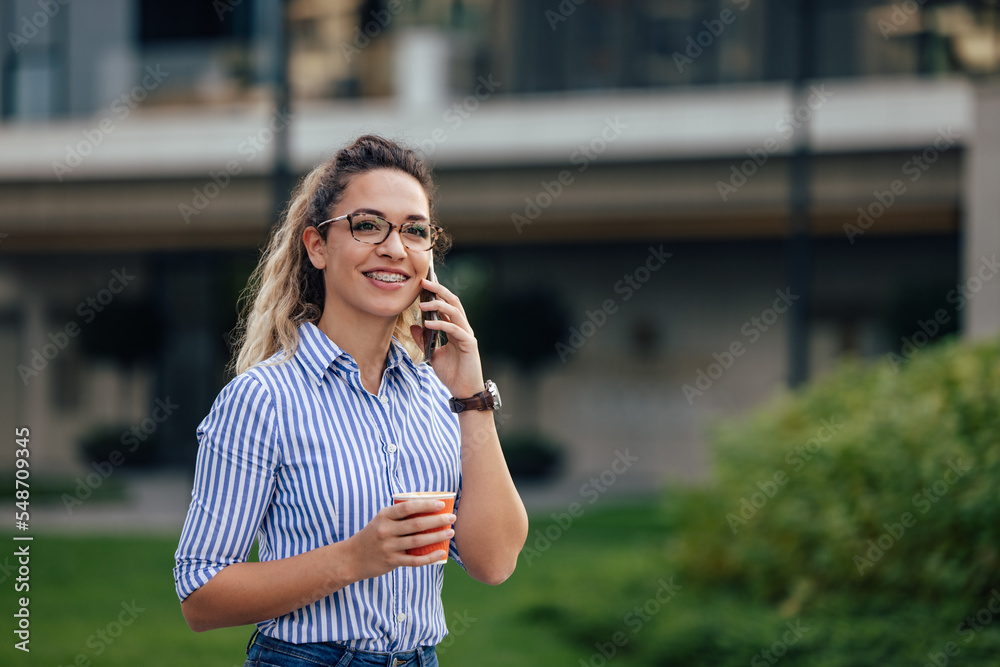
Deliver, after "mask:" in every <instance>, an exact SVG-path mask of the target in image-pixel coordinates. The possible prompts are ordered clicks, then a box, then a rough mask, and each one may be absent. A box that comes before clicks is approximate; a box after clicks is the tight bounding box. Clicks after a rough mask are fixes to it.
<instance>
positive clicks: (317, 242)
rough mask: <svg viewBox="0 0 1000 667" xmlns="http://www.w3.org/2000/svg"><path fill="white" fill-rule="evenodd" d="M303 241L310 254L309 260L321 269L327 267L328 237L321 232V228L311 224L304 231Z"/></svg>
mask: <svg viewBox="0 0 1000 667" xmlns="http://www.w3.org/2000/svg"><path fill="white" fill-rule="evenodd" d="M302 243H303V244H304V245H305V247H306V252H307V253H308V254H309V261H310V262H312V265H313V266H315V267H316V268H317V269H319V270H321V271H322V270H323V269H325V268H326V254H325V250H326V239H324V238H323V236H322V235H321V234H320V233H319V230H318V229H316V228H315V227H313V226H312V225H310V226H309V227H306V229H305V231H304V232H302Z"/></svg>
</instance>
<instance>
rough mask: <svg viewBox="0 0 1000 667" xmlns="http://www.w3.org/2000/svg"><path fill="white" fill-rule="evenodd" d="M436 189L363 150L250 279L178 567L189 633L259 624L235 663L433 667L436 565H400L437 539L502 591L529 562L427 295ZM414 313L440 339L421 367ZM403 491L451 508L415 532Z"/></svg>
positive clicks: (366, 142)
mask: <svg viewBox="0 0 1000 667" xmlns="http://www.w3.org/2000/svg"><path fill="white" fill-rule="evenodd" d="M433 187H434V186H433V182H432V180H431V176H430V172H429V169H428V167H427V166H426V165H425V163H424V162H422V161H421V160H420V159H419V158H418V157H417V156H416V155H415V154H414V153H413V152H412V151H410V150H408V149H405V148H403V147H401V146H399V145H397V144H395V143H393V142H390V141H387V140H386V139H383V138H380V137H375V136H364V137H361V138H360V139H358V140H357V141H356V142H355V143H354V144H353V145H351V146H350V147H348V148H345V149H343V150H341V151H339V152H338V153H337V155H336V156H335V157H334V158H333V159H332V160H331V161H329V162H327V163H325V164H323V165H321V166H319V167H317V168H316V169H314V170H313V171H312V172H311V173H310V174H309V175H308V176H307V177H306V178H305V179H304V180H303V182H302V183H301V184H300V186H299V187H298V189H297V190H296V192H295V194H294V196H293V199H292V201H291V203H290V205H289V207H288V211H287V213H286V215H285V218H284V220H283V221H282V224H281V225H280V226H279V227H278V228H277V230H276V231H275V233H274V234H273V236H272V238H271V239H270V242H269V245H268V247H267V249H266V250H265V252H264V254H263V257H262V259H261V263H260V265H259V266H258V267H257V270H256V271H255V273H254V276H253V277H252V278H251V281H250V285H251V292H250V294H251V296H252V307H251V310H250V313H249V316H248V318H247V320H246V323H245V332H244V335H243V337H242V341H241V344H240V345H239V352H238V355H237V357H236V361H235V368H234V370H235V372H236V373H237V374H238V375H237V376H236V377H235V378H234V379H233V380H232V381H231V382H230V383H229V384H228V385H226V387H225V388H223V390H222V392H221V393H220V394H219V396H218V398H217V399H216V401H215V404H214V405H213V406H212V409H211V412H210V413H209V414H208V416H207V417H206V418H205V419H204V421H203V422H202V423H201V425H200V426H199V427H198V440H199V443H200V447H199V451H198V462H197V468H196V472H195V481H194V490H193V492H192V501H191V507H190V509H189V511H188V516H187V520H186V521H185V524H184V529H183V533H182V535H181V539H180V545H179V547H178V550H177V554H176V560H177V565H176V568H175V569H174V576H175V582H176V586H177V593H178V595H179V597H180V598H181V609H182V611H183V613H184V617H185V619H186V620H187V622H188V624H189V625H190V626H191V628H192V629H194V630H196V631H199V632H200V631H204V630H210V629H213V628H221V627H228V626H235V625H243V624H247V623H256V624H257V628H258V629H257V632H256V633H254V636H253V638H252V640H251V644H250V646H249V647H248V662H247V665H256V664H276V665H315V664H317V663H318V664H330V665H334V664H337V665H340V664H348V662H350V664H355V665H357V664H363V665H392V666H394V667H399V666H401V665H436V664H437V660H436V657H435V654H434V648H433V647H434V645H435V644H437V643H438V642H440V641H441V639H442V638H443V637H444V636H445V634H446V632H447V631H446V627H445V622H444V612H443V609H442V605H441V586H442V580H443V569H444V568H443V567H441V566H439V565H432V563H435V562H437V561H439V560H441V559H442V558H444V557H445V554H443V552H441V551H435V552H433V553H431V554H428V555H425V556H413V555H408V554H407V553H406V550H407V549H412V548H414V547H419V546H425V545H428V544H433V543H435V542H443V541H449V540H450V545H449V553H450V555H451V557H452V558H454V559H455V560H456V561H457V562H458V563H459V564H460V565H461V566H462V567H463V568H464V569H465V570H466V571H467V572H468V573H469V574H470V575H471V576H472V577H474V578H475V579H477V580H479V581H482V582H485V583H488V584H499V583H501V582H503V581H504V580H506V579H507V577H509V576H510V574H511V573H512V572H513V570H514V566H515V563H516V560H517V554H518V552H519V551H520V549H521V547H522V546H523V545H524V540H525V538H526V536H527V530H528V526H527V518H526V515H525V511H524V506H523V505H522V503H521V500H520V498H519V496H518V494H517V490H516V489H515V487H514V484H513V482H512V481H511V478H510V474H509V472H508V471H507V466H506V463H505V461H504V458H503V454H502V452H501V449H500V441H499V439H498V437H497V432H496V428H495V425H494V421H493V415H492V410H491V409H485V408H486V407H487V406H488V405H492V400H491V399H492V396H490V395H489V394H484V392H485V388H486V382H485V381H484V378H483V372H482V366H481V363H480V359H479V350H478V347H477V343H476V338H475V335H474V334H473V331H472V328H471V326H470V325H469V321H468V319H467V318H466V315H465V311H464V309H463V307H462V304H461V302H460V301H459V299H458V297H457V296H456V295H455V294H453V293H452V292H450V291H449V290H448V289H446V288H445V287H443V286H441V285H440V284H438V283H436V282H431V281H429V280H426V279H425V276H427V275H428V269H429V267H430V264H431V253H432V252H434V251H435V250H442V249H444V248H445V247H446V245H447V237H446V236H445V235H444V234H443V233H442V232H441V230H440V229H439V228H437V227H436V226H434V225H432V215H433ZM254 286H256V289H255V290H254V289H253V288H254ZM422 289H426V290H429V291H430V292H432V293H433V294H434V295H435V297H436V298H435V299H434V300H431V301H428V302H421V301H420V300H419V296H420V292H421V290H422ZM419 310H423V311H436V312H437V314H438V316H439V319H438V320H428V321H427V324H426V326H427V328H428V329H431V330H436V331H441V332H444V333H445V334H446V335H447V340H448V342H447V344H446V345H444V346H442V347H439V348H437V349H436V350H434V352H433V353H432V357H433V358H432V360H431V361H432V363H433V367H431V365H429V364H427V363H421V362H422V361H423V359H422V353H421V351H420V350H421V349H422V344H423V331H422V329H421V326H420V325H418V324H417V322H419V321H420V317H419ZM490 384H491V385H492V383H490ZM491 389H492V390H493V392H495V387H491ZM497 398H498V397H497ZM455 399H460V400H457V401H456V400H455ZM466 399H469V400H466ZM450 403H455V404H456V405H452V406H450ZM457 403H461V404H462V405H457ZM463 406H465V407H467V408H468V409H465V410H461V408H462V407H463ZM474 408H478V409H474ZM456 410H460V411H459V412H457V414H456V412H455V411H456ZM406 491H456V492H457V493H458V497H457V498H456V502H455V510H454V512H455V513H454V515H449V514H444V515H433V516H415V515H418V514H421V513H427V512H434V511H437V510H440V509H441V508H442V507H443V504H441V501H438V500H412V501H408V502H406V503H402V504H399V505H393V503H392V494H393V493H398V492H406ZM452 522H453V523H454V526H453V528H448V526H449V524H451V523H452ZM427 530H429V531H431V532H429V533H426V534H421V532H422V531H427ZM255 536H256V537H257V538H258V540H259V542H258V544H259V555H260V562H247V557H248V554H249V553H250V548H251V545H252V543H253V540H254V537H255Z"/></svg>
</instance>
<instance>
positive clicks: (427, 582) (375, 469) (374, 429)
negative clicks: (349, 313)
mask: <svg viewBox="0 0 1000 667" xmlns="http://www.w3.org/2000/svg"><path fill="white" fill-rule="evenodd" d="M278 359H281V360H283V363H281V364H279V365H261V364H258V365H257V366H254V367H253V368H251V369H249V370H247V371H246V372H244V373H241V374H240V375H239V376H237V377H236V378H234V379H233V380H232V381H231V382H229V384H227V385H226V386H225V387H224V388H223V389H222V391H221V392H220V394H219V396H218V398H216V400H215V403H214V404H213V405H212V409H211V411H210V412H209V414H208V416H206V417H205V419H204V420H203V421H202V422H201V424H200V425H199V426H198V442H199V448H198V458H197V463H196V467H195V478H194V488H193V490H192V492H191V506H190V508H189V509H188V514H187V519H186V520H185V522H184V529H183V532H182V533H181V538H180V544H179V546H178V548H177V553H176V555H175V559H176V567H175V568H174V581H175V584H176V588H177V595H178V596H179V597H180V599H181V600H183V599H184V598H186V597H187V596H188V595H190V594H191V593H192V592H193V591H194V590H196V589H197V588H198V587H200V586H203V585H204V584H205V583H206V582H208V580H209V579H211V578H212V577H213V576H215V575H216V574H218V573H219V572H220V571H221V570H222V569H223V568H224V567H226V566H227V565H230V564H232V563H238V562H242V561H245V560H247V557H248V555H249V553H250V548H251V545H252V544H253V540H254V537H255V536H256V538H257V540H258V552H259V558H260V560H262V561H268V560H277V559H280V558H287V557H289V556H294V555H296V554H300V553H303V552H306V551H310V550H312V549H316V548H318V547H322V546H324V545H327V544H330V543H333V542H339V541H341V540H345V539H347V538H349V537H350V536H352V535H354V534H355V533H357V532H358V531H360V530H361V529H362V528H364V527H365V525H367V524H368V522H369V521H371V520H372V519H373V518H374V517H375V514H376V513H377V512H378V511H379V510H381V509H382V508H384V507H386V506H388V505H391V504H392V494H393V493H397V492H401V491H456V492H459V494H460V489H461V460H460V452H461V450H460V432H459V425H458V417H457V415H455V414H453V413H452V412H451V411H450V410H449V408H448V397H449V396H450V393H449V392H448V391H447V389H445V387H444V385H443V384H442V383H441V381H440V380H439V379H438V377H437V375H435V374H434V371H433V369H432V368H431V367H430V366H429V365H428V364H419V365H417V364H415V363H413V361H412V360H411V359H410V357H409V355H408V354H407V353H406V350H405V349H404V348H403V346H402V345H401V344H400V343H399V341H397V340H396V339H393V340H392V344H391V345H390V348H389V354H388V356H387V364H386V368H385V370H384V371H383V374H382V382H381V384H380V386H379V393H378V396H374V395H372V394H371V393H369V392H368V390H366V389H365V388H364V387H363V386H362V384H361V375H360V372H359V370H358V365H357V363H355V361H354V359H353V358H352V357H351V355H349V354H348V353H347V352H345V351H343V350H341V349H340V348H339V347H338V346H337V345H336V344H334V342H333V341H331V340H330V339H329V338H328V337H327V335H326V334H324V333H323V332H322V331H321V330H320V329H319V328H318V327H316V326H315V325H314V324H311V323H305V324H302V325H301V326H300V327H299V345H298V348H297V350H296V351H295V354H294V355H293V356H292V357H291V358H290V359H286V358H285V357H284V352H279V353H277V354H276V355H275V356H274V357H272V358H271V359H270V360H268V363H270V362H273V361H275V360H278ZM459 502H460V496H459V498H456V503H455V504H456V511H457V507H458V504H459ZM449 551H450V555H451V557H452V558H454V559H455V560H456V561H458V563H459V564H460V565H461V559H460V558H459V555H458V552H457V550H456V548H455V541H454V539H452V541H451V545H450V549H449ZM443 580H444V567H443V566H442V565H427V566H423V567H416V568H414V567H399V568H396V569H395V570H393V571H392V572H389V573H388V574H385V575H383V576H380V577H376V578H373V579H365V580H362V581H359V582H356V583H353V584H351V585H349V586H347V587H346V588H343V589H342V590H339V591H337V592H335V593H333V594H332V595H330V596H328V597H325V598H323V599H321V600H318V601H317V602H314V603H312V604H310V605H307V606H305V607H302V608H301V609H298V610H296V611H293V612H292V613H290V614H286V615H284V616H281V617H279V618H273V619H270V620H267V621H263V622H261V623H258V624H257V625H258V628H259V629H260V630H261V632H262V633H264V634H266V635H268V636H270V637H274V638H276V639H281V640H284V641H288V642H292V643H297V644H298V643H304V642H339V643H342V644H345V645H348V646H351V647H353V648H356V649H359V650H365V651H385V652H390V651H404V650H411V649H414V648H416V647H419V646H430V645H434V644H437V643H439V642H440V641H441V640H442V639H443V638H444V637H445V635H446V634H447V628H446V626H445V619H444V610H443V608H442V605H441V587H442V584H443Z"/></svg>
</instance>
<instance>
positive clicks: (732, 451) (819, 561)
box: [670, 341, 1000, 613]
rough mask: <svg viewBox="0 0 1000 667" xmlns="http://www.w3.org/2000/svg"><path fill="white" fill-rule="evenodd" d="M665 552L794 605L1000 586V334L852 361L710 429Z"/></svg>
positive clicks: (695, 569)
mask: <svg viewBox="0 0 1000 667" xmlns="http://www.w3.org/2000/svg"><path fill="white" fill-rule="evenodd" d="M713 452H714V455H715V459H716V461H715V477H714V479H713V481H712V484H711V485H710V486H709V487H708V488H704V489H700V490H696V491H694V492H690V493H684V494H678V496H677V497H676V498H674V499H672V502H671V504H670V506H671V507H672V510H671V511H672V512H673V513H675V516H676V520H677V524H678V531H677V532H676V533H675V535H674V540H673V541H672V544H671V548H670V552H671V553H672V554H674V555H675V556H676V557H677V558H678V559H679V563H680V566H681V569H682V570H683V571H685V572H687V573H688V574H689V575H690V576H692V577H693V578H694V579H696V580H699V581H702V582H706V583H739V584H741V585H745V586H747V587H748V590H750V591H753V592H754V593H755V594H758V595H762V596H764V598H765V599H770V600H774V601H782V602H783V604H784V608H785V610H786V611H787V612H788V613H795V612H796V611H797V610H798V609H801V608H807V607H808V605H809V603H810V601H812V600H816V599H818V597H819V594H820V593H822V592H829V591H832V590H837V591H840V592H851V591H853V592H855V593H858V594H861V595H863V596H868V597H871V596H884V597H886V598H887V599H909V600H914V599H918V598H919V599H924V600H926V601H934V600H942V599H954V598H955V597H956V596H959V597H960V598H961V599H965V600H970V601H971V600H979V599H981V597H982V596H983V595H984V594H985V593H987V592H988V591H990V590H991V589H992V588H994V587H996V586H1000V573H998V569H997V568H998V565H1000V552H998V549H1000V539H998V538H1000V535H998V533H1000V341H992V342H989V343H985V344H979V345H975V346H973V345H968V344H960V343H958V342H955V341H946V342H945V343H942V344H940V345H937V346H934V347H931V348H927V349H923V350H921V351H919V352H918V353H917V354H916V355H914V357H913V359H912V360H910V361H908V362H906V363H904V364H902V365H900V366H895V365H894V364H892V363H889V362H879V363H875V364H873V365H869V366H863V365H861V364H858V363H850V364H846V365H845V366H844V367H843V368H841V369H840V370H838V371H837V372H835V373H834V374H833V375H832V376H831V377H828V378H825V379H823V380H821V381H817V382H815V383H814V384H812V385H811V386H809V387H808V388H807V389H805V390H804V391H802V392H801V393H798V394H789V395H785V396H782V397H781V398H779V399H777V400H775V401H774V402H773V403H772V404H770V405H768V406H767V407H765V408H763V409H760V410H758V411H756V412H754V413H753V414H752V415H751V416H749V417H747V418H746V419H743V420H741V421H737V422H734V423H731V424H727V425H725V426H723V427H721V428H719V429H717V431H716V432H715V433H714V436H713Z"/></svg>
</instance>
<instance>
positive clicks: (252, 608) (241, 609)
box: [181, 542, 359, 632]
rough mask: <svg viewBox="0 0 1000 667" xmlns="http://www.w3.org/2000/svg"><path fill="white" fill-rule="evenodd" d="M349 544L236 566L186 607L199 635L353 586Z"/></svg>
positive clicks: (277, 613) (184, 604) (186, 602)
mask: <svg viewBox="0 0 1000 667" xmlns="http://www.w3.org/2000/svg"><path fill="white" fill-rule="evenodd" d="M350 548H351V547H350V545H349V544H348V543H347V542H338V543H335V544H330V545H327V546H324V547H320V548H318V549H313V550H312V551H307V552H306V553H303V554H299V555H297V556H292V557H290V558H283V559H281V560H274V561H266V562H253V563H250V562H247V563H233V564H232V565H229V566H227V567H226V568H225V569H223V570H222V571H221V572H219V573H218V574H216V575H215V576H214V577H212V579H210V580H209V581H208V583H206V584H205V585H204V586H202V587H201V588H199V589H198V590H196V591H194V592H193V593H191V595H189V596H188V597H187V598H186V599H185V600H184V601H183V602H182V603H181V610H182V611H183V613H184V618H185V619H186V620H187V622H188V625H189V626H191V629H192V630H195V631H196V632H203V631H205V630H214V629H216V628H228V627H232V626H237V625H248V624H251V623H258V622H260V621H265V620H267V619H270V618H277V617H278V616H283V615H285V614H287V613H290V612H292V611H295V610H296V609H299V608H301V607H304V606H306V605H308V604H311V603H313V602H315V601H316V600H319V599H321V598H324V597H326V596H327V595H330V594H331V593H334V592H336V591H338V590H340V589H341V588H344V587H345V586H348V585H350V584H352V583H354V582H355V581H358V580H359V579H356V578H355V575H354V573H353V572H352V567H351V565H350V563H351V562H353V559H352V558H351V557H350V555H349V554H348V551H349V549H350Z"/></svg>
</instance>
